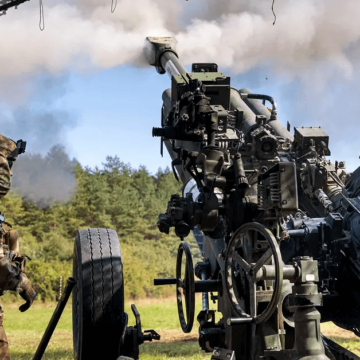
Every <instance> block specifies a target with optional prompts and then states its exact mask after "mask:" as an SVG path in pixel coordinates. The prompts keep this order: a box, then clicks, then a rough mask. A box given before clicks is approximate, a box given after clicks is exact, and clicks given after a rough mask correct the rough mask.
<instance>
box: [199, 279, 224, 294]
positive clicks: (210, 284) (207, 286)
mask: <svg viewBox="0 0 360 360" xmlns="http://www.w3.org/2000/svg"><path fill="white" fill-rule="evenodd" d="M220 287H221V282H220V281H219V280H201V281H195V292H197V293H199V292H211V291H213V292H215V291H219V289H220Z"/></svg>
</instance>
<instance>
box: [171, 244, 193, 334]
mask: <svg viewBox="0 0 360 360" xmlns="http://www.w3.org/2000/svg"><path fill="white" fill-rule="evenodd" d="M184 253H185V266H184V271H182V259H183V254H184ZM183 296H184V298H185V311H186V319H185V314H184V307H183ZM176 299H177V307H178V314H179V320H180V326H181V329H182V331H183V332H184V333H189V332H190V331H191V329H192V327H193V324H194V317H195V282H194V266H193V261H192V257H191V251H190V247H189V244H188V243H186V242H184V241H182V242H181V243H180V245H179V250H178V253H177V259H176Z"/></svg>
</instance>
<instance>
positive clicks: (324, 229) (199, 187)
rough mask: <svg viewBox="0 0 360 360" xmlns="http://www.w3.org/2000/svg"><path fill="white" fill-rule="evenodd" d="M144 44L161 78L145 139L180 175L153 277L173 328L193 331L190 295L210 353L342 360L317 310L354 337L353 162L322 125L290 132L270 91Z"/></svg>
mask: <svg viewBox="0 0 360 360" xmlns="http://www.w3.org/2000/svg"><path fill="white" fill-rule="evenodd" d="M147 41H148V44H147V48H146V50H147V59H148V62H149V64H150V65H153V66H155V67H156V69H157V71H158V72H159V73H160V74H163V73H165V72H167V73H168V74H169V75H170V77H171V88H170V89H167V90H165V91H164V93H163V95H162V98H163V106H162V116H161V126H160V127H156V128H154V129H153V136H157V137H160V138H161V152H162V149H163V144H165V147H166V149H167V151H168V152H169V154H170V156H171V159H172V168H173V171H174V174H175V177H176V178H177V179H179V180H181V182H182V183H183V193H182V196H179V195H177V194H175V195H172V196H171V199H170V200H169V202H168V206H167V209H166V212H165V213H163V214H160V215H159V221H158V227H159V230H160V231H161V232H164V233H169V230H170V228H174V230H175V233H176V235H177V236H178V237H179V238H180V240H181V243H180V246H179V252H178V258H177V266H176V277H175V278H173V279H155V285H165V284H176V292H177V299H178V300H177V301H178V312H179V320H180V325H181V328H182V329H183V331H184V332H190V331H191V329H192V326H193V322H194V316H195V308H194V306H195V305H194V304H195V293H196V292H200V293H202V294H203V310H202V311H201V312H200V313H199V314H198V316H197V320H198V321H199V323H200V327H199V344H200V347H201V348H202V349H203V350H205V351H211V352H213V358H214V359H215V358H216V359H217V358H221V356H222V355H221V354H223V353H226V352H228V353H227V355H226V356H228V355H230V357H232V358H235V357H236V358H237V359H244V360H245V359H246V360H250V359H251V360H257V359H260V358H266V359H279V360H280V359H328V358H331V359H334V358H336V359H337V358H339V359H340V358H343V357H345V358H346V357H347V356H349V354H348V353H346V354H345V352H344V350H341V347H339V346H330V345H329V344H330V343H331V342H330V341H327V339H326V338H325V337H320V319H321V321H333V322H334V323H335V324H337V325H338V326H340V327H342V328H344V329H347V330H351V331H353V332H354V333H355V334H356V335H358V336H360V331H359V329H360V290H359V289H360V198H359V195H360V168H358V169H357V170H356V171H354V172H353V173H349V172H348V171H346V169H345V163H344V162H343V161H336V162H331V161H329V160H328V159H327V158H326V156H328V155H330V150H329V137H328V135H327V134H326V133H325V132H324V131H323V130H322V129H321V128H320V127H315V126H314V127H297V128H295V133H294V135H292V134H291V133H290V132H289V128H288V129H285V128H284V127H283V125H282V124H281V122H280V121H279V120H278V118H277V107H276V102H275V101H274V99H273V98H272V97H270V96H268V95H262V94H252V93H251V92H250V91H248V90H246V89H241V90H237V89H235V88H233V87H231V84H230V78H229V77H227V76H225V75H224V74H223V73H221V72H218V69H217V65H216V64H196V63H195V64H193V65H192V72H187V71H186V69H185V68H184V67H183V66H182V65H181V63H180V61H179V59H178V56H177V53H176V48H175V46H176V40H175V39H173V38H154V37H149V38H147ZM261 101H262V102H261ZM266 102H269V103H270V105H271V108H267V107H266V106H265V104H266ZM191 231H193V233H194V235H195V237H196V240H197V241H198V243H199V245H200V250H201V252H202V255H203V260H202V261H201V262H199V263H197V264H196V265H195V267H194V266H193V262H192V256H191V252H190V248H189V246H188V244H187V243H186V242H185V241H184V239H185V238H186V237H187V236H188V235H189V234H190V232H191ZM184 262H185V265H184V264H183V263H184ZM194 274H195V275H196V276H197V277H198V278H199V279H200V280H198V281H195V280H194ZM213 292H217V295H216V296H214V295H212V298H213V299H215V300H216V301H217V307H218V312H220V313H221V315H222V318H221V319H220V320H219V321H218V322H216V321H215V315H214V311H213V310H209V301H208V295H209V293H213ZM226 356H225V357H226ZM351 356H352V357H353V358H357V357H356V356H355V355H353V354H351Z"/></svg>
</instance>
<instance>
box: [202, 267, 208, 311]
mask: <svg viewBox="0 0 360 360" xmlns="http://www.w3.org/2000/svg"><path fill="white" fill-rule="evenodd" d="M206 279H207V275H206V271H203V272H202V273H201V280H206ZM202 308H203V310H209V293H208V292H206V291H205V292H203V293H202Z"/></svg>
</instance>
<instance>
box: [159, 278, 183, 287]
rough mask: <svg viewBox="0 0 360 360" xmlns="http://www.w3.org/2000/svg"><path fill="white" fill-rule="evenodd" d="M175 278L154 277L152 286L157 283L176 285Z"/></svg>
mask: <svg viewBox="0 0 360 360" xmlns="http://www.w3.org/2000/svg"><path fill="white" fill-rule="evenodd" d="M176 282H177V279H176V278H162V279H161V278H160V279H154V286H159V285H176Z"/></svg>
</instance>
